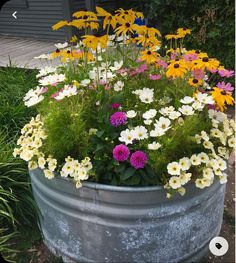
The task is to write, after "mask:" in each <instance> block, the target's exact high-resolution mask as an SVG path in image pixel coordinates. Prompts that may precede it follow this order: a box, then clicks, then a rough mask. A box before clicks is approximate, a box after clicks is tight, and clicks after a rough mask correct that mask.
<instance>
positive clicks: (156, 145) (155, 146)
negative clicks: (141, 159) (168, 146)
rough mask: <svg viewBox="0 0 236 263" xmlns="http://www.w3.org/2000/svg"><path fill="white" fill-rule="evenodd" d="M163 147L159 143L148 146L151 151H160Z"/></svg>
mask: <svg viewBox="0 0 236 263" xmlns="http://www.w3.org/2000/svg"><path fill="white" fill-rule="evenodd" d="M160 147H161V144H160V143H159V142H153V143H150V144H148V149H149V150H158V149H159V148H160Z"/></svg>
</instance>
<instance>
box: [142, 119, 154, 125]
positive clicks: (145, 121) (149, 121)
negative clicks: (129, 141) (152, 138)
mask: <svg viewBox="0 0 236 263" xmlns="http://www.w3.org/2000/svg"><path fill="white" fill-rule="evenodd" d="M143 122H144V124H146V125H150V124H152V122H153V120H144V121H143Z"/></svg>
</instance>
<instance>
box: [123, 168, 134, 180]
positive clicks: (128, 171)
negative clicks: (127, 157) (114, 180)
mask: <svg viewBox="0 0 236 263" xmlns="http://www.w3.org/2000/svg"><path fill="white" fill-rule="evenodd" d="M134 174H135V169H134V168H132V167H130V168H128V169H126V170H125V172H124V173H123V174H122V175H121V180H127V179H128V178H130V177H131V176H133V175H134Z"/></svg>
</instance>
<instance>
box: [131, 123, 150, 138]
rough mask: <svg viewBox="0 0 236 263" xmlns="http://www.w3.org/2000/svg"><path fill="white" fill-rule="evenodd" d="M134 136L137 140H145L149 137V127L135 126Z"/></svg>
mask: <svg viewBox="0 0 236 263" xmlns="http://www.w3.org/2000/svg"><path fill="white" fill-rule="evenodd" d="M134 136H135V139H137V140H144V139H147V138H148V133H147V129H146V128H145V127H144V126H137V127H135V128H134Z"/></svg>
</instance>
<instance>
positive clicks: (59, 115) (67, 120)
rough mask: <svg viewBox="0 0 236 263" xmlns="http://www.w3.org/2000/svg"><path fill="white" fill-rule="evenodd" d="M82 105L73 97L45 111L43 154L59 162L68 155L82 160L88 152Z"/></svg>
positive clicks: (53, 104)
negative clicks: (45, 132)
mask: <svg viewBox="0 0 236 263" xmlns="http://www.w3.org/2000/svg"><path fill="white" fill-rule="evenodd" d="M83 107H85V106H84V105H81V104H80V103H79V100H78V99H77V98H76V97H75V96H74V97H73V98H72V99H71V100H66V99H65V100H63V101H60V102H57V101H55V102H52V103H51V104H50V107H46V108H45V109H41V110H42V112H44V111H45V113H46V114H45V115H44V116H45V120H44V122H45V128H46V131H47V135H48V137H47V140H46V141H45V144H44V148H45V152H46V153H48V154H52V155H53V156H54V157H55V158H56V159H57V160H58V161H59V162H64V160H65V157H66V156H68V155H70V156H71V157H76V158H79V159H83V158H84V157H85V156H86V154H87V152H88V130H86V116H83V114H84V108H83Z"/></svg>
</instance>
